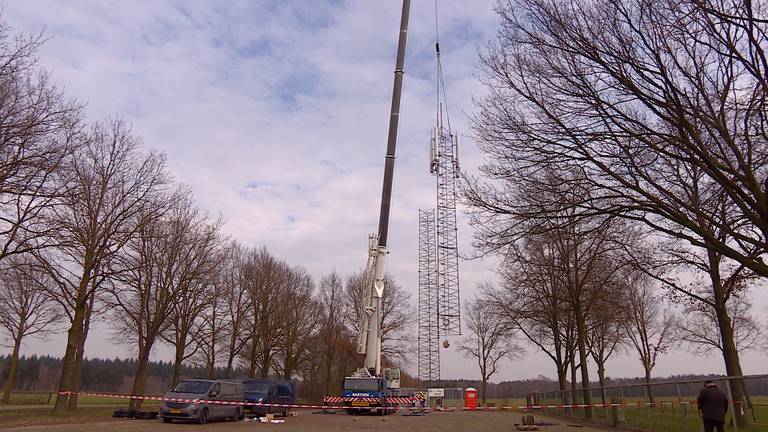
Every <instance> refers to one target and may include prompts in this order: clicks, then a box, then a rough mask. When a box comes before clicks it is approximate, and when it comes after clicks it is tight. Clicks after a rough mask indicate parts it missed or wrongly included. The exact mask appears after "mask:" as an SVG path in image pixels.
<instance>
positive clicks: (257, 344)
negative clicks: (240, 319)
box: [243, 247, 290, 378]
mask: <svg viewBox="0 0 768 432" xmlns="http://www.w3.org/2000/svg"><path fill="white" fill-rule="evenodd" d="M246 259H247V265H246V267H245V270H246V273H245V275H244V279H243V280H244V282H245V284H246V289H247V291H248V295H249V297H250V304H251V308H252V311H251V314H250V319H251V323H250V329H249V330H250V331H249V335H250V338H249V339H250V340H249V341H248V344H247V346H246V348H245V351H244V353H243V354H244V357H246V361H247V362H248V364H249V368H248V369H249V376H251V377H253V376H255V374H256V368H257V366H258V368H259V375H260V376H261V377H262V378H266V377H267V376H269V373H270V371H271V369H272V367H273V357H274V356H275V353H276V352H277V349H278V346H279V343H280V338H281V336H282V329H283V325H284V323H283V322H282V319H283V316H282V314H281V312H282V307H281V303H282V302H283V300H284V295H285V293H286V286H287V282H288V279H289V274H290V267H289V266H288V265H287V264H286V263H284V262H282V261H280V260H278V259H277V258H275V257H274V256H273V255H272V254H271V253H269V251H268V250H267V249H266V248H263V247H262V248H259V249H252V250H250V251H249V253H248V257H247V258H246Z"/></svg>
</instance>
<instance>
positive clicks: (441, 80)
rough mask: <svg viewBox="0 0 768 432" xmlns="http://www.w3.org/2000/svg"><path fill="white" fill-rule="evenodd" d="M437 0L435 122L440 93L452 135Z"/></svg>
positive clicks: (438, 114) (449, 131) (439, 120)
mask: <svg viewBox="0 0 768 432" xmlns="http://www.w3.org/2000/svg"><path fill="white" fill-rule="evenodd" d="M437 1H438V0H435V54H436V55H437V92H436V98H437V114H436V115H437V124H438V125H439V124H440V123H441V120H442V119H441V118H440V117H441V116H442V110H441V109H440V96H441V95H442V100H443V105H444V106H445V119H446V122H447V123H448V134H449V135H451V136H453V132H452V130H451V116H450V115H449V114H448V97H447V96H446V92H445V77H444V76H443V62H442V60H441V58H440V24H439V22H440V20H439V16H438V9H437Z"/></svg>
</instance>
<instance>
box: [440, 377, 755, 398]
mask: <svg viewBox="0 0 768 432" xmlns="http://www.w3.org/2000/svg"><path fill="white" fill-rule="evenodd" d="M718 377H721V375H714V374H710V375H703V374H702V375H672V376H669V377H663V378H662V377H659V378H654V379H653V382H654V383H670V384H665V385H655V386H654V387H653V394H654V396H662V397H673V396H677V395H678V393H677V386H676V385H675V384H674V383H678V382H686V381H698V382H696V383H690V384H680V393H681V394H682V395H683V396H687V397H690V396H692V395H696V394H698V392H699V390H701V387H702V385H703V381H704V380H707V379H717V378H718ZM644 382H645V377H636V378H607V379H606V387H608V389H607V396H608V397H609V398H610V397H618V396H623V397H633V398H635V397H643V396H644V395H645V390H644V386H642V384H644ZM745 384H746V388H747V391H748V393H749V394H750V395H753V396H754V395H768V378H760V379H746V380H745ZM480 385H481V382H480V380H443V381H437V382H435V383H432V384H430V385H429V387H444V388H452V387H455V388H467V387H475V388H478V389H479V388H480ZM718 385H719V386H720V388H722V389H723V390H725V384H724V383H722V382H718ZM569 386H570V383H569ZM599 386H600V384H599V383H597V382H594V383H592V387H594V388H593V390H592V391H593V393H594V395H595V397H598V396H599V394H600V393H599V390H598V389H597V388H598V387H599ZM614 386H616V387H615V388H613V387H614ZM487 391H488V399H525V398H526V396H527V395H528V393H531V392H539V393H540V394H541V395H542V396H548V397H551V398H554V397H555V396H556V395H557V392H558V391H559V384H558V382H557V381H555V380H551V379H549V378H546V377H539V378H532V379H526V380H516V381H502V382H500V383H491V382H489V383H488V389H487ZM449 393H450V392H449ZM577 393H579V392H577ZM446 397H449V396H448V393H446ZM577 397H580V395H579V394H577ZM598 399H599V398H598ZM598 401H599V400H598ZM542 402H544V401H543V400H542Z"/></svg>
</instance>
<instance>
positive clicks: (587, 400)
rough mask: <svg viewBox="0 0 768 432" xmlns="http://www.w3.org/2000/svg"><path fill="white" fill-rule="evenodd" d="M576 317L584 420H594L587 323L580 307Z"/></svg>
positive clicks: (576, 310) (577, 308) (576, 309)
mask: <svg viewBox="0 0 768 432" xmlns="http://www.w3.org/2000/svg"><path fill="white" fill-rule="evenodd" d="M574 312H575V313H574V315H575V318H576V343H577V344H578V348H579V368H580V369H581V388H582V394H583V399H584V400H583V403H584V404H585V405H587V406H586V407H584V418H588V419H591V418H592V406H591V404H592V392H591V390H590V384H589V368H588V367H587V357H588V355H589V353H588V351H587V342H586V335H587V323H586V319H585V317H584V313H583V311H582V310H581V307H580V305H579V306H577V307H575V311H574Z"/></svg>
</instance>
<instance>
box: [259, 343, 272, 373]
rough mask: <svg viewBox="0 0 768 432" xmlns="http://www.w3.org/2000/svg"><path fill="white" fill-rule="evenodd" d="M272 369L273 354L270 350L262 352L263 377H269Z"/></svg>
mask: <svg viewBox="0 0 768 432" xmlns="http://www.w3.org/2000/svg"><path fill="white" fill-rule="evenodd" d="M270 367H272V353H270V352H269V349H264V350H263V351H262V352H261V377H262V378H267V377H269V368H270Z"/></svg>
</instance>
